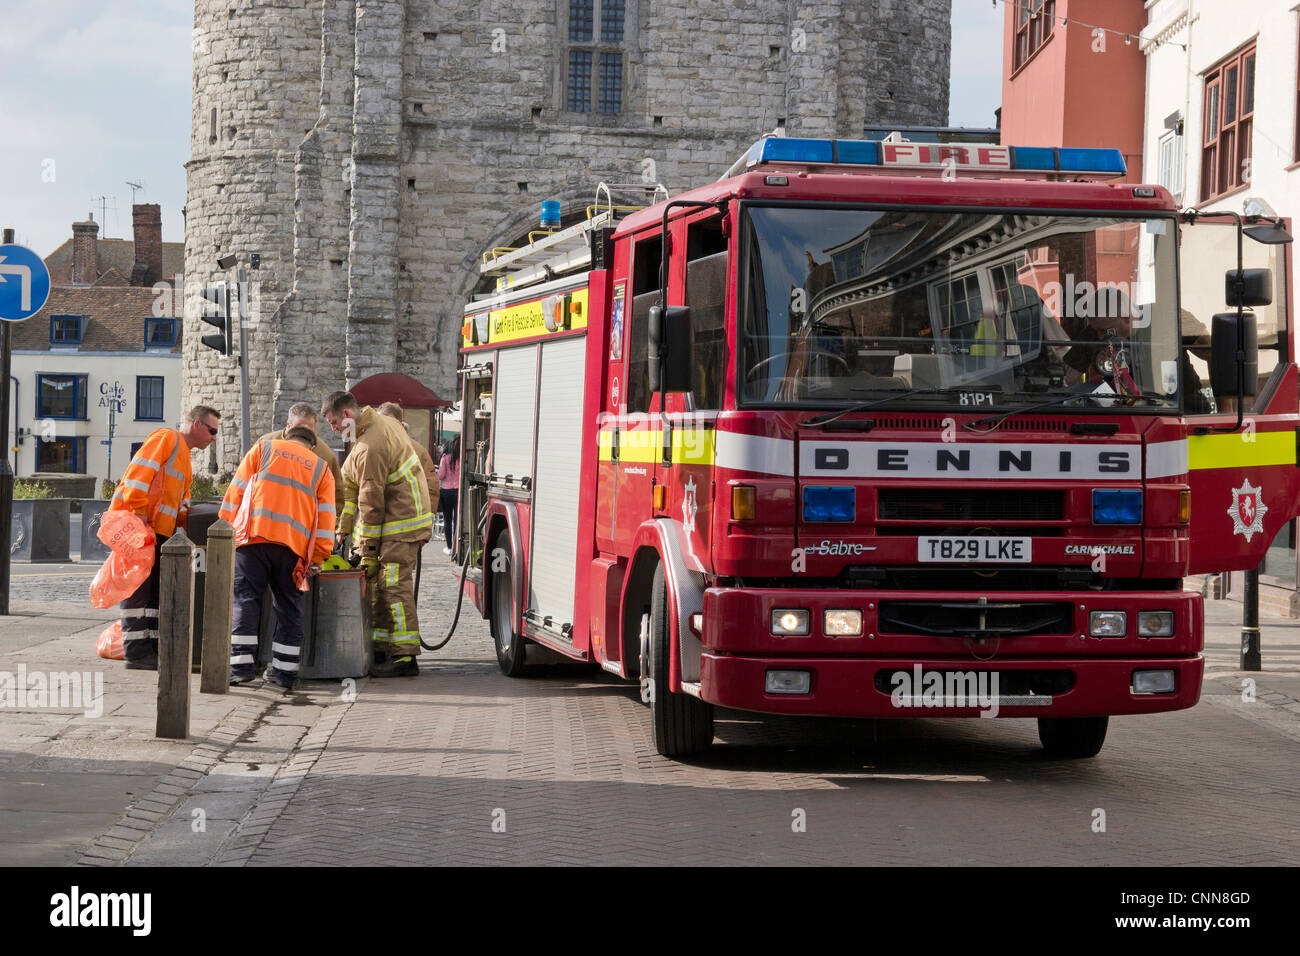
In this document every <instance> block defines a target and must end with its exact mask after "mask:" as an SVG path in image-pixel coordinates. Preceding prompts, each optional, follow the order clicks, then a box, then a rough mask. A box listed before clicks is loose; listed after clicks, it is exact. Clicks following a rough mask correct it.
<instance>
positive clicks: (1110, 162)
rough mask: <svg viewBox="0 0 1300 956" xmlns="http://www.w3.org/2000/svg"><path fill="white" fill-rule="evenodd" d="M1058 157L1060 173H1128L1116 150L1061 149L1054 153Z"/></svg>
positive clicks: (1121, 174) (1118, 174) (1121, 154)
mask: <svg viewBox="0 0 1300 956" xmlns="http://www.w3.org/2000/svg"><path fill="white" fill-rule="evenodd" d="M1056 155H1057V156H1059V157H1060V162H1061V165H1060V166H1059V167H1058V168H1059V169H1060V170H1061V171H1062V172H1071V173H1114V174H1115V175H1116V176H1123V175H1124V174H1125V173H1126V172H1128V168H1127V167H1126V166H1125V165H1124V154H1123V153H1121V152H1120V151H1119V150H1118V149H1075V148H1073V147H1062V148H1061V149H1058V150H1057V151H1056Z"/></svg>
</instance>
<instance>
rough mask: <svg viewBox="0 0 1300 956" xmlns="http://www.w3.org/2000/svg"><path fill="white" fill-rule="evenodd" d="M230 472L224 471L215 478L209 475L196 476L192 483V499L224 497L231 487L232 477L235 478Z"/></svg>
mask: <svg viewBox="0 0 1300 956" xmlns="http://www.w3.org/2000/svg"><path fill="white" fill-rule="evenodd" d="M233 477H234V475H232V474H231V473H230V472H228V471H227V472H222V473H221V474H220V475H218V476H217V477H216V478H215V479H214V478H209V477H208V476H207V475H199V476H196V477H195V478H194V481H193V482H192V483H191V484H190V500H191V501H202V500H204V499H205V498H224V497H225V495H226V489H227V488H229V487H230V479H231V478H233Z"/></svg>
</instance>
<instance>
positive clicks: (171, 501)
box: [108, 405, 221, 671]
mask: <svg viewBox="0 0 1300 956" xmlns="http://www.w3.org/2000/svg"><path fill="white" fill-rule="evenodd" d="M220 418H221V413H220V412H218V411H217V410H216V409H215V408H210V407H208V406H207V405H196V406H195V407H194V408H192V409H191V410H190V413H189V414H188V415H187V416H186V418H185V425H184V426H183V427H181V428H159V429H158V430H157V431H154V432H152V433H151V434H150V435H149V437H148V438H146V439H145V440H144V443H143V444H141V445H140V448H139V450H138V451H137V452H136V453H135V457H133V458H132V459H131V463H130V464H129V465H127V466H126V470H125V471H124V472H122V480H121V481H120V482H118V484H117V490H116V491H115V492H114V493H113V501H112V504H110V505H109V506H108V509H109V510H110V511H131V512H134V513H135V514H137V515H139V516H140V517H141V518H143V519H144V521H145V523H146V524H148V525H149V526H150V527H151V528H153V532H154V535H155V537H156V539H157V541H156V544H155V549H156V550H155V551H154V562H153V570H152V571H150V572H149V578H148V580H146V581H145V582H144V583H143V584H141V585H140V587H139V588H137V589H136V592H135V593H134V594H132V595H131V596H130V597H128V598H126V599H125V600H123V601H122V650H123V652H124V654H125V657H126V667H127V669H128V670H149V671H156V670H157V669H158V576H159V564H160V563H161V562H160V561H159V553H158V552H159V551H160V550H161V549H162V546H163V543H164V542H165V541H166V540H167V539H168V538H169V537H171V536H172V534H173V533H175V531H176V529H177V527H182V528H183V527H186V519H187V517H188V512H189V507H190V479H191V477H192V472H191V470H190V452H191V451H202V450H203V449H204V448H207V447H208V446H209V445H211V444H212V443H213V442H214V441H216V438H217V422H218V420H219V419H220Z"/></svg>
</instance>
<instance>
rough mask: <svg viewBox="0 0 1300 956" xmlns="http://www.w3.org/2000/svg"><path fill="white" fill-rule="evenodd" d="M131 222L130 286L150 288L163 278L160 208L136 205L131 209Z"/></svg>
mask: <svg viewBox="0 0 1300 956" xmlns="http://www.w3.org/2000/svg"><path fill="white" fill-rule="evenodd" d="M131 220H132V223H133V224H134V227H135V265H134V266H133V267H132V268H131V285H142V286H151V285H153V284H154V283H155V282H158V281H160V280H161V279H162V278H163V274H162V271H163V264H162V261H163V260H162V208H161V207H160V206H159V205H158V204H157V203H137V204H136V205H134V206H132V207H131Z"/></svg>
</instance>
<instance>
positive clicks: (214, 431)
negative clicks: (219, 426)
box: [203, 422, 217, 436]
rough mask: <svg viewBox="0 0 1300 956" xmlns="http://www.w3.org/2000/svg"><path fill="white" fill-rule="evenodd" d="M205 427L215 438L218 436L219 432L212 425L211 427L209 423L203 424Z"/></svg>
mask: <svg viewBox="0 0 1300 956" xmlns="http://www.w3.org/2000/svg"><path fill="white" fill-rule="evenodd" d="M203 427H204V428H206V429H207V430H208V434H209V435H213V436H215V435H216V434H217V430H216V429H215V428H213V427H212V426H211V425H209V424H208V423H207V422H204V423H203Z"/></svg>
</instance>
